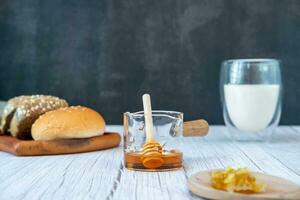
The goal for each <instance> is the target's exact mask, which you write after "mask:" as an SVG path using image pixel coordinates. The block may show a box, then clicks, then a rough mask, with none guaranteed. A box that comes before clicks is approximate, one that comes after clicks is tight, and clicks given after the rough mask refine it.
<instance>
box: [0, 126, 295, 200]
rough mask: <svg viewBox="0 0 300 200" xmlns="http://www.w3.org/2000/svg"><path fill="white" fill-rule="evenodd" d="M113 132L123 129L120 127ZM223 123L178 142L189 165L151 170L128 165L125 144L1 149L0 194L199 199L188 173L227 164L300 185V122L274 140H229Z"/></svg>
mask: <svg viewBox="0 0 300 200" xmlns="http://www.w3.org/2000/svg"><path fill="white" fill-rule="evenodd" d="M108 131H116V132H122V127H121V126H109V127H108ZM224 133H225V129H224V127H223V126H213V127H212V128H211V130H210V133H209V135H208V136H207V137H205V138H182V140H181V141H174V143H176V145H177V146H179V147H180V148H181V149H182V150H183V153H184V168H183V169H181V170H178V171H173V172H160V173H146V172H135V171H130V170H127V169H125V168H124V167H123V164H122V160H123V150H122V146H121V147H118V148H115V149H110V150H105V151H99V152H91V153H82V154H74V155H60V156H39V157H15V156H12V155H10V154H7V153H3V152H0V199H1V200H6V199H30V200H35V199H43V200H44V199H46V200H47V199H58V200H60V199H116V200H117V199H137V200H138V199H143V200H148V199H149V200H150V199H153V200H159V199H172V200H173V199H175V200H176V199H200V198H198V197H196V196H194V195H192V194H191V193H190V192H189V191H188V188H187V177H188V176H190V175H191V174H193V173H195V172H197V171H200V170H208V169H214V168H221V167H226V166H233V167H245V166H246V167H248V168H250V169H251V170H255V171H261V172H265V173H269V174H273V175H277V176H281V177H285V178H287V179H290V180H292V181H294V182H295V183H298V184H300V127H297V126H290V127H280V128H279V129H278V130H277V131H276V133H275V136H274V140H273V142H272V143H255V142H252V143H246V142H243V143H239V142H232V141H230V140H228V139H227V138H226V136H225V134H224Z"/></svg>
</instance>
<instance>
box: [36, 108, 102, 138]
mask: <svg viewBox="0 0 300 200" xmlns="http://www.w3.org/2000/svg"><path fill="white" fill-rule="evenodd" d="M104 130H105V121H104V119H103V117H102V116H101V115H100V114H99V113H98V112H96V111H94V110H92V109H90V108H86V107H82V106H71V107H66V108H60V109H57V110H53V111H49V112H47V113H45V114H43V115H41V116H40V117H39V118H38V119H37V120H36V121H35V122H34V124H33V125H32V127H31V134H32V137H33V139H34V140H55V139H66V138H88V137H93V136H98V135H103V134H104Z"/></svg>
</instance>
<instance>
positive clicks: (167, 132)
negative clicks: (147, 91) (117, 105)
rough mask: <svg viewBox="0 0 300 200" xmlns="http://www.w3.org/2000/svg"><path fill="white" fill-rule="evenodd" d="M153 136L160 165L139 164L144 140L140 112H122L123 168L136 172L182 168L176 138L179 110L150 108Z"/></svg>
mask: <svg viewBox="0 0 300 200" xmlns="http://www.w3.org/2000/svg"><path fill="white" fill-rule="evenodd" d="M152 118H153V135H154V138H155V140H156V141H157V142H158V143H159V144H160V146H161V147H162V150H161V154H160V158H161V159H162V164H161V166H159V167H157V168H149V167H147V166H144V164H143V160H142V158H143V147H144V144H145V142H146V134H145V128H144V127H145V123H144V121H145V120H144V112H143V111H140V112H135V113H130V112H126V113H124V163H125V167H126V168H128V169H133V170H140V171H168V170H175V169H179V168H181V167H182V152H181V151H180V150H179V149H180V145H181V142H180V137H182V133H183V113H181V112H176V111H155V110H154V111H152Z"/></svg>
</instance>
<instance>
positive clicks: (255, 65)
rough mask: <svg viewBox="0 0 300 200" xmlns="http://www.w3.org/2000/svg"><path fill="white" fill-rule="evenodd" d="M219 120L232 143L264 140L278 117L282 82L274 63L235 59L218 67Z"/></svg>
mask: <svg viewBox="0 0 300 200" xmlns="http://www.w3.org/2000/svg"><path fill="white" fill-rule="evenodd" d="M220 92H221V98H222V104H223V116H224V121H225V124H226V126H227V127H228V131H229V134H230V136H231V137H232V138H233V139H236V140H247V141H248V140H267V139H270V136H271V134H272V132H273V130H274V129H275V128H276V127H277V126H278V123H279V120H280V115H281V102H282V81H281V72H280V61H279V60H276V59H235V60H226V61H224V62H223V63H222V69H221V77H220Z"/></svg>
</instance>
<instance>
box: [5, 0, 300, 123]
mask: <svg viewBox="0 0 300 200" xmlns="http://www.w3.org/2000/svg"><path fill="white" fill-rule="evenodd" d="M251 57H272V58H279V59H281V60H282V61H283V71H284V75H285V99H284V110H283V118H282V123H283V124H300V114H299V113H300V106H299V100H300V99H299V97H300V87H299V81H300V75H299V74H300V1H297V0H281V1H277V0H159V1H150V0H149V1H148V0H49V1H47V0H1V1H0V69H1V71H0V99H8V98H10V97H13V96H15V95H20V94H32V93H41V94H53V95H57V96H60V97H63V98H66V99H67V100H68V101H69V102H71V103H72V104H81V105H86V106H90V107H93V108H95V109H97V110H98V111H100V112H101V113H102V114H103V115H104V117H105V118H106V119H107V121H108V123H121V121H122V113H123V112H124V111H128V110H129V111H136V110H140V109H141V108H142V106H141V95H142V94H143V93H144V92H149V93H151V94H152V98H153V99H152V100H153V108H155V109H170V110H180V111H183V112H185V117H186V119H192V118H197V117H204V118H206V119H207V120H208V121H210V123H215V124H216V123H217V124H219V123H222V122H223V120H222V112H221V106H220V101H219V88H218V80H219V69H220V63H221V61H222V60H224V59H228V58H251Z"/></svg>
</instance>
